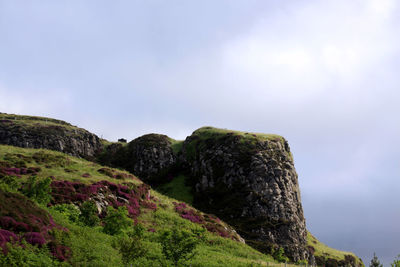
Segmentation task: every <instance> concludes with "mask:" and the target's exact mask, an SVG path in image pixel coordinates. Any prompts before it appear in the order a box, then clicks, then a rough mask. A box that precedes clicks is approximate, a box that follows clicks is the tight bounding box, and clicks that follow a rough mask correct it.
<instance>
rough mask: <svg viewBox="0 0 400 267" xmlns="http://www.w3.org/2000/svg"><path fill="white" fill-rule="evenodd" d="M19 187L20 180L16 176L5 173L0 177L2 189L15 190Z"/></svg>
mask: <svg viewBox="0 0 400 267" xmlns="http://www.w3.org/2000/svg"><path fill="white" fill-rule="evenodd" d="M18 188H19V182H18V180H17V178H15V177H14V176H9V175H5V176H3V177H0V189H1V190H3V191H8V192H10V191H11V192H15V191H16V190H17V189H18Z"/></svg>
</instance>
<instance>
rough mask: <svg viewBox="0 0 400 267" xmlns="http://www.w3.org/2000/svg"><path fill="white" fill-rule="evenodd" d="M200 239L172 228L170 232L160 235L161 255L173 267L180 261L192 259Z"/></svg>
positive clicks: (184, 231) (187, 232) (166, 231)
mask: <svg viewBox="0 0 400 267" xmlns="http://www.w3.org/2000/svg"><path fill="white" fill-rule="evenodd" d="M199 242H200V238H198V237H196V235H195V234H193V233H191V232H189V231H186V230H180V229H178V228H176V227H174V228H173V229H172V230H171V231H169V230H165V231H163V232H161V234H160V243H161V246H162V253H163V255H164V256H165V258H166V259H167V260H171V261H172V262H173V264H174V266H178V263H179V262H180V261H187V260H190V259H191V258H193V257H194V255H195V252H194V249H195V248H196V246H197V245H198V244H199Z"/></svg>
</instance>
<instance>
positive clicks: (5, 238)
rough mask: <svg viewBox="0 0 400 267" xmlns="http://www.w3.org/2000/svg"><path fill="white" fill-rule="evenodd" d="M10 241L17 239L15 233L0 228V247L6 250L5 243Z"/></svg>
mask: <svg viewBox="0 0 400 267" xmlns="http://www.w3.org/2000/svg"><path fill="white" fill-rule="evenodd" d="M11 241H18V237H17V235H16V234H14V233H13V232H10V231H7V230H3V229H0V248H2V249H3V251H7V247H6V244H7V242H11Z"/></svg>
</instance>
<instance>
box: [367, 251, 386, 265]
mask: <svg viewBox="0 0 400 267" xmlns="http://www.w3.org/2000/svg"><path fill="white" fill-rule="evenodd" d="M369 266H370V267H383V265H382V264H381V263H380V261H379V260H378V257H377V256H376V254H375V252H374V257H373V258H372V260H371V263H370V264H369Z"/></svg>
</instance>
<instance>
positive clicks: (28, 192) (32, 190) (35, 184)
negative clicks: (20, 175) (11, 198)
mask: <svg viewBox="0 0 400 267" xmlns="http://www.w3.org/2000/svg"><path fill="white" fill-rule="evenodd" d="M50 184H51V178H49V177H48V178H44V179H41V180H37V177H36V176H35V175H32V176H30V177H29V178H28V182H27V184H26V185H25V186H24V188H23V190H22V193H23V194H24V195H25V196H27V197H29V198H31V199H34V200H36V201H37V202H38V203H40V204H47V203H49V202H50V200H51V194H50V193H51V187H50Z"/></svg>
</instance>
